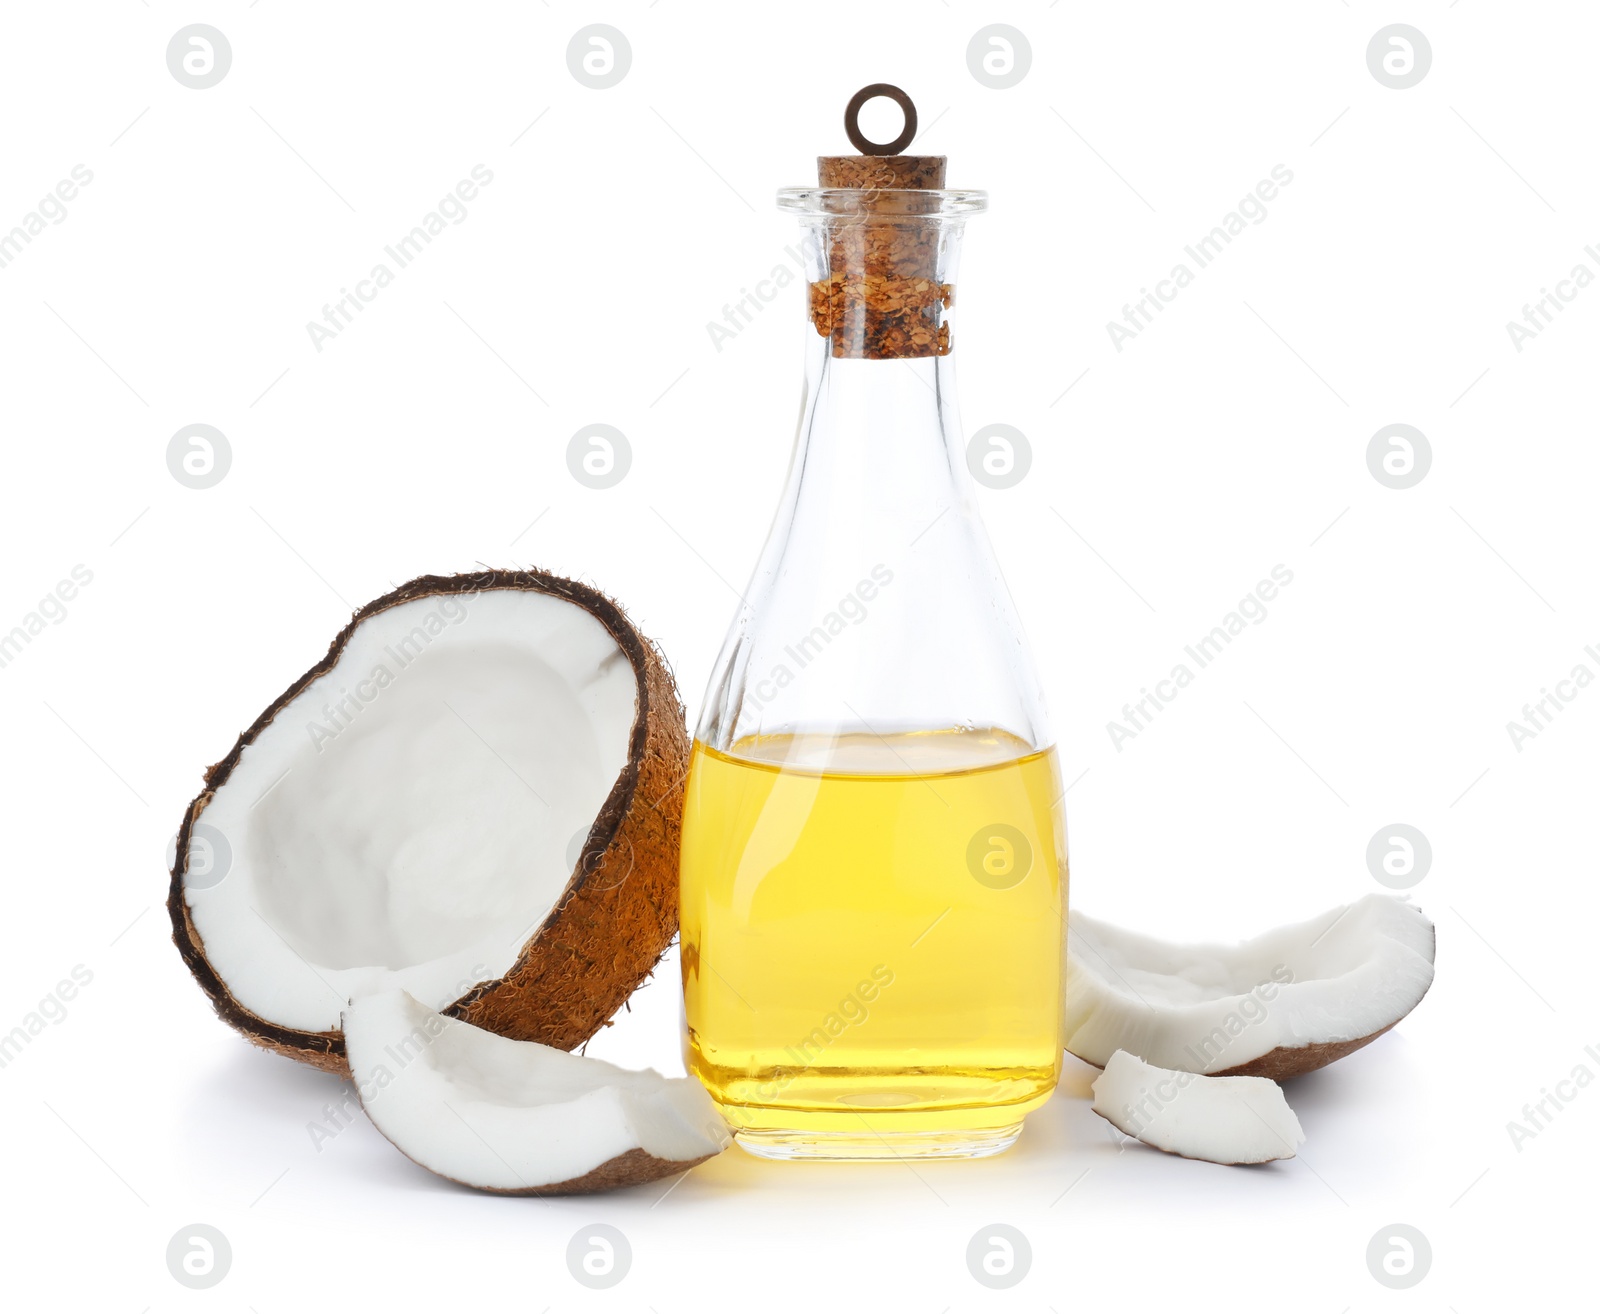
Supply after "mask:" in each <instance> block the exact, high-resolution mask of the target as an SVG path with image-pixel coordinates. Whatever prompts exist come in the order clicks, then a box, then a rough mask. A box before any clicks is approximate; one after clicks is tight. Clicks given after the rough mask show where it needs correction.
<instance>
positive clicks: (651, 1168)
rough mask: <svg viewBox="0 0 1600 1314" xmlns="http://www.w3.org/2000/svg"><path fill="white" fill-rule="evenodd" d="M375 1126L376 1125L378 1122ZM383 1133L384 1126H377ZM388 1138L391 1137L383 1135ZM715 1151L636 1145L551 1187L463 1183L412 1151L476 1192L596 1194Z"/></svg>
mask: <svg viewBox="0 0 1600 1314" xmlns="http://www.w3.org/2000/svg"><path fill="white" fill-rule="evenodd" d="M373 1126H375V1127H376V1126H377V1124H376V1123H374V1124H373ZM378 1131H379V1133H380V1134H382V1132H383V1129H382V1128H381V1127H379V1128H378ZM384 1139H385V1140H388V1139H389V1138H388V1137H387V1136H385V1137H384ZM389 1144H390V1145H394V1147H395V1149H397V1150H400V1153H401V1154H405V1153H406V1152H405V1151H404V1150H401V1149H400V1147H399V1146H398V1145H396V1144H395V1142H394V1141H389ZM716 1157H717V1156H716V1155H714V1154H702V1155H701V1156H700V1157H699V1158H698V1159H658V1158H656V1157H655V1155H653V1154H649V1153H647V1152H646V1151H644V1150H641V1149H639V1148H638V1147H637V1146H635V1147H634V1148H633V1149H631V1150H624V1151H623V1152H622V1153H621V1154H619V1155H615V1156H614V1157H612V1158H610V1159H607V1160H606V1161H605V1162H604V1163H603V1164H601V1165H600V1166H599V1167H598V1168H592V1169H590V1170H589V1171H588V1172H586V1173H584V1175H583V1176H582V1177H572V1178H568V1179H567V1180H566V1181H564V1182H551V1183H550V1184H549V1185H548V1186H520V1187H502V1186H479V1185H477V1184H476V1183H474V1182H464V1181H462V1180H461V1179H460V1178H459V1177H451V1176H448V1175H447V1174H445V1173H441V1172H436V1171H435V1170H434V1169H432V1168H429V1167H428V1165H427V1164H425V1163H417V1160H415V1159H411V1156H410V1155H409V1154H406V1158H408V1159H411V1162H412V1163H415V1164H417V1167H419V1168H423V1169H426V1170H427V1171H428V1172H430V1173H433V1175H434V1176H435V1177H443V1178H444V1179H445V1181H447V1182H454V1183H455V1184H456V1185H457V1186H465V1187H467V1188H468V1189H470V1190H473V1191H482V1192H483V1193H484V1194H485V1195H597V1194H599V1193H600V1192H601V1191H616V1190H620V1189H621V1188H622V1187H624V1186H643V1185H644V1184H645V1183H646V1182H658V1181H660V1180H661V1179H662V1178H663V1177H676V1176H677V1175H678V1174H679V1173H686V1172H688V1171H689V1169H691V1168H698V1167H699V1166H700V1165H701V1164H703V1163H704V1162H705V1161H706V1160H707V1159H714V1158H716Z"/></svg>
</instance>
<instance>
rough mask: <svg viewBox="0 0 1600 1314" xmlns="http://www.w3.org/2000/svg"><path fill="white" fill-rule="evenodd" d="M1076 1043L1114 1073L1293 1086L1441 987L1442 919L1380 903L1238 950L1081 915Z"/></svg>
mask: <svg viewBox="0 0 1600 1314" xmlns="http://www.w3.org/2000/svg"><path fill="white" fill-rule="evenodd" d="M1068 929H1069V932H1070V934H1069V936H1068V949H1069V962H1068V972H1067V987H1066V1012H1067V1021H1066V1034H1067V1042H1066V1047H1067V1049H1068V1051H1069V1052H1071V1053H1073V1054H1075V1055H1077V1056H1078V1057H1079V1058H1081V1059H1083V1060H1084V1061H1085V1062H1086V1063H1093V1064H1094V1065H1095V1066H1096V1067H1104V1066H1105V1064H1106V1062H1107V1060H1108V1059H1110V1057H1111V1055H1112V1054H1113V1053H1114V1052H1115V1051H1116V1050H1118V1049H1125V1050H1127V1051H1128V1052H1129V1053H1130V1054H1134V1055H1137V1056H1139V1057H1141V1058H1143V1059H1145V1060H1146V1061H1147V1062H1150V1063H1154V1064H1156V1065H1157V1066H1159V1067H1165V1068H1172V1069H1175V1070H1178V1071H1183V1072H1199V1073H1209V1074H1211V1075H1213V1076H1252V1077H1270V1078H1271V1079H1273V1080H1274V1081H1284V1080H1287V1079H1288V1078H1290V1077H1297V1076H1299V1075H1301V1074H1302V1073H1306V1072H1312V1071H1315V1070H1316V1069H1317V1068H1320V1067H1323V1066H1325V1065H1326V1064H1329V1063H1332V1062H1333V1061H1334V1060H1335V1059H1338V1058H1343V1057H1344V1056H1345V1055H1346V1054H1349V1053H1352V1052H1353V1051H1355V1050H1358V1049H1360V1048H1361V1047H1362V1046H1363V1045H1369V1044H1371V1043H1372V1042H1373V1041H1374V1040H1376V1039H1377V1038H1378V1037H1379V1036H1381V1035H1382V1034H1383V1033H1384V1032H1385V1031H1387V1030H1388V1029H1389V1028H1390V1027H1392V1026H1394V1024H1395V1023H1396V1022H1398V1021H1399V1020H1400V1019H1401V1018H1403V1017H1404V1016H1405V1015H1406V1014H1407V1013H1409V1012H1410V1011H1411V1010H1412V1009H1413V1008H1415V1007H1416V1006H1417V1004H1418V1002H1419V1001H1420V1000H1421V999H1422V996H1423V995H1425V994H1426V993H1427V992H1428V987H1429V986H1430V985H1431V984H1432V983H1433V949H1434V930H1433V923H1432V922H1431V921H1429V920H1428V918H1427V917H1425V916H1424V915H1423V913H1422V910H1421V909H1419V908H1416V907H1413V906H1412V905H1411V904H1408V903H1402V902H1401V901H1400V900H1398V899H1395V898H1393V897H1392V896H1390V895H1384V894H1369V895H1367V896H1366V897H1365V898H1363V899H1359V900H1357V901H1356V902H1355V903H1352V904H1348V905H1346V906H1345V907H1343V908H1335V909H1333V910H1332V911H1331V912H1327V913H1324V914H1323V915H1322V916H1321V917H1314V918H1312V919H1311V920H1310V921H1306V922H1296V923H1294V924H1293V925H1289V926H1280V927H1279V928H1277V929H1276V930H1273V931H1268V932H1267V933H1266V934H1264V935H1260V936H1257V937H1256V938H1255V939H1254V940H1247V941H1245V942H1244V943H1243V944H1237V945H1181V944H1172V943H1169V942H1168V941H1165V940H1157V939H1154V938H1152V937H1150V936H1146V935H1140V934H1138V933H1137V932H1134V931H1125V930H1122V929H1121V928H1119V927H1115V926H1112V925H1110V924H1108V923H1106V922H1101V921H1097V920H1096V919H1095V918H1093V917H1087V916H1085V915H1084V914H1082V913H1080V912H1078V911H1077V910H1076V909H1074V910H1073V911H1072V913H1071V914H1070V917H1069V921H1068Z"/></svg>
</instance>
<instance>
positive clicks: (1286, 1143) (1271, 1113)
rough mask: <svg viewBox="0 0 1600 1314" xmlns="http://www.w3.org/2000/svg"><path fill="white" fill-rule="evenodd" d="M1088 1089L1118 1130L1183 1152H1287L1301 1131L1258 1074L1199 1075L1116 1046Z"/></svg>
mask: <svg viewBox="0 0 1600 1314" xmlns="http://www.w3.org/2000/svg"><path fill="white" fill-rule="evenodd" d="M1092 1089H1093V1090H1094V1106H1093V1107H1094V1111H1095V1112H1096V1113H1098V1114H1099V1115H1100V1116H1101V1117H1102V1118H1104V1119H1105V1120H1106V1121H1107V1122H1109V1123H1110V1124H1111V1125H1112V1126H1113V1127H1115V1128H1116V1129H1117V1130H1118V1131H1120V1132H1122V1133H1123V1134H1124V1135H1126V1136H1132V1137H1134V1138H1135V1139H1136V1140H1141V1141H1143V1142H1144V1143H1145V1144H1146V1145H1149V1146H1153V1147H1154V1148H1155V1149H1158V1150H1165V1151H1166V1152H1167V1153H1168V1154H1178V1155H1182V1156H1183V1157H1184V1158H1185V1159H1205V1160H1207V1161H1208V1162H1210V1163H1225V1164H1240V1163H1266V1162H1268V1161H1269V1160H1272V1159H1292V1158H1293V1157H1294V1152H1295V1150H1296V1149H1298V1148H1299V1146H1300V1145H1301V1144H1302V1143H1303V1142H1304V1141H1305V1139H1306V1137H1305V1133H1304V1132H1303V1131H1301V1130H1300V1119H1298V1118H1296V1117H1295V1116H1294V1110H1293V1109H1291V1108H1290V1107H1289V1103H1288V1101H1287V1100H1285V1099H1284V1098H1283V1091H1282V1090H1281V1089H1279V1087H1278V1085H1277V1083H1276V1082H1271V1081H1268V1080H1266V1079H1265V1078H1264V1077H1202V1076H1197V1075H1196V1074H1194V1073H1192V1072H1177V1071H1174V1070H1172V1069H1171V1068H1158V1067H1153V1066H1152V1065H1151V1064H1149V1063H1146V1062H1145V1061H1144V1060H1143V1059H1140V1058H1136V1057H1134V1056H1133V1055H1132V1054H1130V1053H1128V1052H1127V1050H1124V1049H1119V1050H1118V1051H1117V1052H1116V1053H1115V1054H1113V1055H1111V1057H1110V1058H1108V1059H1107V1060H1106V1066H1105V1071H1104V1072H1102V1073H1101V1074H1100V1075H1099V1076H1098V1077H1097V1078H1095V1082H1094V1086H1093V1088H1092Z"/></svg>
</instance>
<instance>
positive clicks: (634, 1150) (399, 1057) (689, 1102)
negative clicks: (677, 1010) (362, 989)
mask: <svg viewBox="0 0 1600 1314" xmlns="http://www.w3.org/2000/svg"><path fill="white" fill-rule="evenodd" d="M344 1038H345V1046H346V1053H347V1057H348V1059H349V1063H350V1071H351V1074H352V1076H353V1078H354V1080H355V1082H356V1090H357V1093H358V1095H359V1097H360V1099H361V1104H362V1107H363V1108H364V1109H365V1110H366V1113H367V1116H368V1117H369V1118H371V1119H372V1122H373V1124H374V1125H375V1126H376V1127H377V1128H378V1130H379V1131H380V1132H382V1133H383V1134H384V1136H386V1137H387V1138H388V1139H389V1140H390V1141H392V1142H393V1143H394V1144H395V1146H396V1147H397V1148H399V1149H400V1150H401V1151H402V1152H403V1153H404V1154H406V1155H407V1156H408V1157H409V1158H411V1159H413V1160H414V1161H415V1162H417V1163H419V1164H421V1165H422V1166H423V1167H424V1168H427V1169H429V1170H431V1171H432V1172H435V1173H438V1174H439V1175H440V1176H442V1177H448V1178H451V1179H452V1180H454V1181H457V1182H462V1183H465V1184H466V1185H468V1186H475V1187H478V1188H480V1189H483V1190H489V1191H505V1192H515V1193H538V1192H540V1191H543V1190H549V1189H556V1188H559V1189H565V1190H572V1189H577V1190H594V1189H602V1188H604V1187H609V1186H624V1185H629V1184H631V1183H636V1182H642V1181H649V1180H652V1179H654V1178H658V1177H663V1176H666V1175H668V1174H669V1173H673V1172H680V1171H683V1170H685V1169H687V1168H690V1167H692V1166H693V1165H694V1164H696V1163H698V1162H700V1161H702V1160H704V1159H706V1158H707V1157H709V1156H711V1155H713V1154H716V1153H718V1152H719V1151H721V1150H722V1149H724V1148H725V1147H726V1146H727V1145H728V1142H729V1136H728V1130H727V1125H726V1124H725V1123H724V1122H723V1120H722V1116H721V1115H720V1114H719V1113H718V1112H717V1109H716V1106H715V1105H714V1104H712V1102H711V1098H710V1096H708V1095H707V1094H706V1092H705V1089H704V1088H703V1087H702V1086H701V1085H700V1083H699V1082H697V1081H695V1080H694V1079H693V1078H690V1077H676V1078H668V1077H663V1076H661V1075H660V1074H659V1073H657V1072H653V1071H649V1070H646V1071H643V1072H630V1071H627V1070H626V1069H623V1068H618V1067H614V1066H613V1065H612V1064H610V1063H605V1062H602V1061H601V1060H600V1059H593V1058H586V1057H584V1056H582V1055H578V1054H569V1053H567V1052H566V1051H564V1050H559V1049H552V1048H550V1047H549V1046H548V1045H538V1044H534V1043H533V1042H531V1041H525V1040H510V1039H507V1038H506V1037H504V1036H497V1035H494V1034H493V1033H491V1032H488V1031H483V1030H480V1029H479V1028H477V1027H474V1026H471V1025H469V1024H468V1023H466V1022H461V1021H458V1020H456V1019H454V1018H448V1017H444V1016H443V1015H441V1014H439V1013H436V1012H434V1011H433V1010H432V1009H430V1008H427V1007H426V1006H425V1005H423V1004H421V1003H419V1002H418V1001H417V1000H415V999H413V998H412V997H411V996H410V995H408V994H406V993H405V992H404V991H399V990H390V991H385V992H384V993H382V994H377V995H369V996H367V997H365V998H362V999H358V1000H356V1001H355V1002H354V1003H352V1004H351V1005H350V1006H349V1008H347V1009H346V1010H345V1013H344Z"/></svg>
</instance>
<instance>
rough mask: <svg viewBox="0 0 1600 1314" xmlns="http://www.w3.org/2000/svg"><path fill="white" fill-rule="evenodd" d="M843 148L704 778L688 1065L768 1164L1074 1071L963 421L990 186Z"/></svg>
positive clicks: (942, 1149) (988, 1142) (973, 1139)
mask: <svg viewBox="0 0 1600 1314" xmlns="http://www.w3.org/2000/svg"><path fill="white" fill-rule="evenodd" d="M891 90H892V89H891ZM900 94H901V95H902V96H903V93H900ZM859 99H860V98H859V97H858V101H857V102H856V103H855V105H856V107H857V108H858V106H859ZM902 103H904V104H906V105H907V108H908V113H907V120H908V125H909V124H910V123H913V122H914V111H910V110H909V102H902ZM850 126H851V128H852V133H851V135H852V139H853V140H855V141H856V142H857V144H858V145H860V144H862V143H861V138H860V136H859V133H858V132H857V131H855V129H854V125H853V123H851V124H850ZM907 139H908V138H907ZM818 165H819V178H820V181H821V183H822V185H821V186H819V187H817V188H794V189H786V190H784V191H782V192H780V193H779V204H780V206H781V207H782V208H783V209H785V210H787V211H789V212H791V213H793V214H795V215H796V216H797V217H798V218H799V220H800V223H801V225H802V227H803V231H804V242H803V245H804V252H805V256H806V260H807V264H808V269H807V278H808V281H809V284H810V288H809V294H810V295H809V300H810V316H811V322H812V326H813V328H814V329H815V332H813V333H810V334H809V335H808V336H809V338H810V343H809V346H808V348H807V351H806V369H805V390H804V397H803V406H802V411H801V419H800V426H799V432H798V435H797V438H796V442H795V448H794V455H793V458H792V461H791V464H790V469H789V475H788V481H787V486H786V487H785V489H784V492H783V497H782V501H781V502H780V504H779V507H778V512H777V516H776V518H775V520H774V523H773V527H772V530H771V533H770V535H769V536H768V538H767V542H766V546H765V548H764V550H763V551H762V554H761V557H760V560H759V562H758V564H757V566H756V568H755V573H754V576H753V577H752V579H751V581H750V585H749V588H748V589H747V590H746V591H745V594H744V600H743V604H742V606H741V607H740V608H739V611H738V614H737V615H736V616H735V618H734V621H733V625H732V628H731V629H730V631H729V633H728V637H727V639H726V641H725V643H724V645H723V649H722V653H721V655H720V657H719V659H718V661H717V665H716V668H715V671H714V673H713V675H712V678H711V683H710V687H709V689H708V691H707V696H706V700H705V706H704V710H703V712H702V715H701V718H700V724H699V727H698V729H697V731H696V735H695V745H694V753H693V758H692V764H691V767H690V773H689V780H688V786H687V798H686V803H685V812H684V833H683V856H682V877H681V880H682V887H681V922H682V941H681V952H682V971H683V985H684V1003H685V1016H686V1021H687V1037H686V1049H687V1062H688V1065H689V1068H690V1070H691V1071H692V1072H694V1073H695V1075H696V1076H698V1077H699V1078H700V1080H701V1081H702V1082H703V1083H704V1084H705V1086H706V1087H707V1089H708V1090H709V1091H710V1092H711V1095H712V1097H713V1098H714V1099H715V1100H716V1101H717V1103H718V1105H719V1106H720V1108H721V1109H722V1112H723V1113H724V1115H725V1116H726V1117H727V1119H728V1121H729V1123H730V1125H731V1126H732V1128H733V1130H734V1133H735V1136H736V1139H737V1140H738V1141H739V1143H740V1145H741V1146H742V1147H743V1148H745V1149H746V1150H749V1151H751V1152H752V1153H755V1154H758V1155H761V1156H764V1157H770V1158H800V1157H810V1158H836V1159H837V1158H848V1159H869V1158H894V1157H958V1156H976V1155H984V1154H994V1153H998V1152H999V1151H1001V1150H1003V1149H1005V1148H1006V1147H1007V1146H1009V1145H1010V1144H1011V1143H1012V1142H1013V1141H1014V1140H1015V1139H1016V1137H1017V1135H1018V1134H1019V1132H1020V1130H1021V1126H1022V1119H1023V1115H1024V1114H1026V1113H1027V1112H1029V1111H1030V1110H1032V1109H1034V1108H1036V1107H1038V1106H1039V1105H1040V1104H1042V1103H1044V1101H1045V1100H1046V1099H1047V1098H1048V1097H1049V1095H1050V1092H1051V1091H1052V1089H1053V1088H1054V1086H1055V1084H1056V1080H1057V1078H1058V1076H1059V1075H1060V1069H1061V1053H1062V1050H1061V1008H1062V1000H1061V971H1062V952H1063V950H1062V946H1063V941H1064V926H1065V921H1064V919H1065V915H1066V880H1067V867H1066V847H1065V838H1064V827H1063V822H1062V817H1061V811H1060V795H1061V785H1060V780H1059V772H1058V768H1057V765H1056V757H1055V751H1054V747H1053V743H1052V741H1051V738H1050V735H1049V731H1048V729H1047V728H1046V724H1045V719H1044V711H1043V699H1042V697H1041V693H1040V689H1039V684H1038V680H1037V678H1036V676H1035V674H1034V670H1033V666H1032V663H1031V661H1030V659H1029V656H1028V653H1027V648H1026V644H1025V642H1024V639H1023V635H1022V630H1021V628H1020V626H1019V625H1018V623H1017V620H1016V617H1015V615H1014V614H1013V609H1012V604H1011V599H1010V596H1009V594H1008V592H1007V590H1006V587H1005V583H1004V581H1003V580H1002V578H1001V576H1000V572H999V569H998V567H997V566H996V564H995V561H994V557H993V554H992V552H991V549H990V546H989V541H988V537H987V535H986V533H985V531H984V528H983V525H982V522H981V521H980V519H979V516H978V510H977V507H976V505H975V503H974V500H973V495H972V489H971V484H970V482H969V478H970V477H969V474H968V469H967V462H966V459H965V456H964V454H963V449H962V445H961V441H960V426H959V423H958V419H957V413H956V404H955V391H954V379H953V369H952V365H953V357H952V355H951V326H950V324H949V322H948V320H947V317H946V311H947V309H948V307H949V304H950V301H951V284H952V283H953V282H954V276H955V268H956V256H957V248H958V245H959V241H960V237H961V233H962V228H963V225H964V223H965V220H966V218H967V217H968V216H969V215H973V214H977V213H979V212H981V211H982V210H983V209H984V207H985V203H986V198H985V196H984V194H983V193H982V192H974V191H949V190H945V189H944V188H943V175H944V159H943V157H940V156H903V155H896V156H887V157H885V156H882V155H874V154H866V155H860V156H835V157H822V158H820V159H819V161H818Z"/></svg>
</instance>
